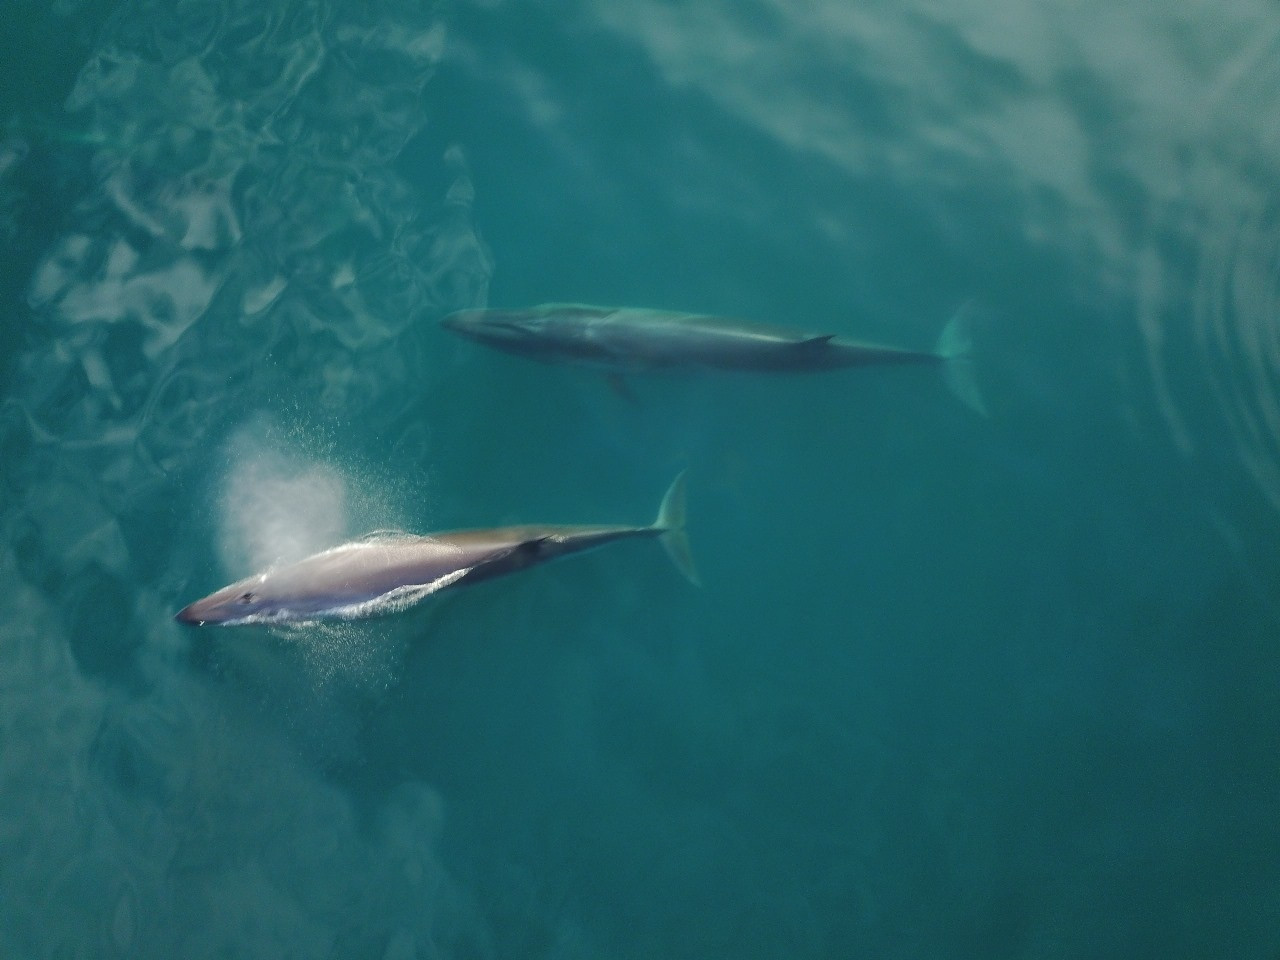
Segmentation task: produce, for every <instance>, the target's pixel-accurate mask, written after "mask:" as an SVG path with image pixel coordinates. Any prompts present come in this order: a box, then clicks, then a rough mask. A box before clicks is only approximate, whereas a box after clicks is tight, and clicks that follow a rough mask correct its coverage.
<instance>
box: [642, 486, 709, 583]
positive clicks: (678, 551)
mask: <svg viewBox="0 0 1280 960" xmlns="http://www.w3.org/2000/svg"><path fill="white" fill-rule="evenodd" d="M653 527H654V529H655V530H659V531H661V533H660V534H659V539H661V541H662V546H663V547H664V548H665V549H666V551H667V556H669V557H670V558H671V562H672V563H674V564H675V565H676V567H677V569H679V571H680V572H681V573H682V574H683V575H684V578H685V579H686V580H688V581H689V582H690V583H692V584H693V585H694V586H695V587H700V586H702V581H701V580H699V579H698V570H697V568H696V567H694V565H693V553H692V552H691V551H690V549H689V538H688V536H686V535H685V532H684V471H681V472H680V474H679V476H677V477H676V478H675V479H674V480H672V481H671V486H670V487H668V488H667V493H666V496H664V497H663V498H662V505H661V506H660V507H659V508H658V519H657V520H655V521H654V523H653Z"/></svg>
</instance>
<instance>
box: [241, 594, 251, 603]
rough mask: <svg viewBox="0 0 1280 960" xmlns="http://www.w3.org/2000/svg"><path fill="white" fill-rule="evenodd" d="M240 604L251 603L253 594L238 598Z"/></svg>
mask: <svg viewBox="0 0 1280 960" xmlns="http://www.w3.org/2000/svg"><path fill="white" fill-rule="evenodd" d="M240 602H241V603H253V592H252V591H250V592H249V593H246V594H244V595H242V596H241V597H240Z"/></svg>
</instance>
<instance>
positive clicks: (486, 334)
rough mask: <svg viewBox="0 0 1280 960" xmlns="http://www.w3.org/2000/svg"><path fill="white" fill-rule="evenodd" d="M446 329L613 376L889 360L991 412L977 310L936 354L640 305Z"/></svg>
mask: <svg viewBox="0 0 1280 960" xmlns="http://www.w3.org/2000/svg"><path fill="white" fill-rule="evenodd" d="M440 325H441V326H442V327H444V328H445V329H446V330H449V331H451V332H453V333H456V334H458V335H459V336H462V337H466V338H467V339H469V340H475V341H477V342H478V343H482V344H484V345H485V346H488V347H493V348H495V349H497V350H503V351H506V352H507V353H514V354H516V355H518V356H522V357H529V358H531V359H534V360H542V361H545V362H548V363H577V364H586V365H590V366H595V367H599V368H602V369H604V370H606V371H608V372H610V373H612V374H628V373H647V372H657V371H666V370H676V371H678V370H697V369H717V370H742V371H752V372H760V373H763V372H769V373H780V372H782V373H802V372H810V371H818V370H834V369H838V368H841V367H858V366H873V365H882V364H935V365H938V366H941V367H942V370H943V375H944V376H945V378H946V381H947V384H948V386H950V387H951V390H952V391H953V392H954V393H955V394H956V396H958V397H959V398H960V399H961V400H963V401H964V402H965V403H966V404H967V405H968V406H970V407H971V408H973V409H974V410H976V411H977V412H979V413H984V414H985V412H986V411H985V409H984V407H983V404H982V397H981V395H980V394H979V393H978V387H977V383H976V382H975V380H974V377H973V363H972V359H971V356H970V350H971V342H972V337H971V333H970V328H971V325H972V309H971V307H970V305H969V304H966V305H965V306H963V307H961V308H960V309H959V310H958V311H956V313H955V314H954V315H953V316H952V317H951V319H950V320H949V321H948V322H947V324H946V326H945V327H943V330H942V334H941V335H940V336H939V337H938V342H937V343H936V344H935V346H934V349H933V350H931V351H929V350H908V349H904V348H901V347H892V346H885V345H882V344H874V343H860V342H858V341H855V340H847V339H844V338H842V337H837V336H836V335H835V334H828V333H804V332H801V331H798V330H792V329H788V328H785V327H775V326H766V325H764V324H758V323H750V322H748V321H745V320H736V319H733V318H731V317H716V316H708V315H705V314H696V313H676V312H673V311H668V310H650V309H645V308H639V307H596V306H590V305H587V304H578V303H547V304H542V305H541V306H537V307H531V308H529V309H527V310H459V311H457V312H455V313H451V314H449V315H448V316H446V317H444V318H443V319H442V320H441V321H440Z"/></svg>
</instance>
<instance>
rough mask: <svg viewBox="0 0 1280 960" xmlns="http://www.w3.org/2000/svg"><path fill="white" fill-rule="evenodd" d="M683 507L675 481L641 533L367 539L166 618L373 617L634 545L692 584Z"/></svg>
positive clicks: (516, 531) (515, 531)
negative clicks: (646, 541)
mask: <svg viewBox="0 0 1280 960" xmlns="http://www.w3.org/2000/svg"><path fill="white" fill-rule="evenodd" d="M684 503H685V493H684V474H683V473H682V474H681V475H680V476H678V477H676V479H675V480H674V481H673V482H672V484H671V487H670V488H669V489H668V490H667V493H666V496H664V497H663V499H662V505H661V507H660V508H659V510H658V518H657V520H656V521H654V522H653V523H652V524H650V525H649V526H643V527H629V526H550V525H545V526H519V527H497V528H495V529H491V530H455V531H450V532H446V533H437V534H431V535H427V536H417V535H414V534H408V533H399V532H385V531H383V532H378V533H372V534H369V535H368V536H366V537H363V538H361V539H359V540H354V541H352V542H350V543H344V544H341V545H340V546H336V547H333V548H331V549H329V550H325V551H323V552H322V553H317V554H314V555H312V556H310V557H307V558H305V559H303V560H299V561H297V562H296V563H291V564H287V565H285V566H281V567H276V568H272V569H269V570H265V571H263V572H262V573H258V574H255V575H254V576H252V577H248V578H247V579H244V580H239V581H237V582H235V583H233V584H231V585H230V586H226V587H223V588H222V589H221V590H218V591H216V592H214V593H211V594H210V595H209V596H207V597H205V598H204V599H202V600H197V601H196V602H195V603H193V604H190V605H189V606H187V607H184V608H183V609H182V610H180V611H179V612H178V613H177V614H176V615H175V617H174V619H175V620H177V621H179V622H180V623H188V624H192V625H194V626H204V625H205V624H218V625H222V626H238V625H241V624H254V623H299V622H307V621H316V620H356V619H363V618H365V617H375V616H381V615H384V614H388V613H397V612H399V611H401V610H405V609H407V608H409V607H411V606H413V605H414V604H416V603H418V602H419V601H421V600H423V599H424V598H426V597H428V596H430V595H431V594H433V593H438V592H439V591H441V590H444V589H446V588H448V587H457V586H462V585H463V584H468V583H476V582H478V581H480V580H488V579H490V578H491V577H497V576H501V575H503V574H507V573H515V572H516V571H518V570H524V569H525V568H527V567H531V566H534V565H535V564H539V563H545V562H546V561H548V560H554V559H556V558H557V557H563V556H567V555H568V554H571V553H580V552H582V551H583V550H590V549H592V548H594V547H602V546H604V545H605V544H607V543H613V542H614V541H616V540H627V539H631V538H634V537H653V538H657V539H658V540H659V541H660V542H661V543H662V545H663V546H664V547H665V548H666V550H667V553H668V554H669V555H670V557H671V559H672V561H673V562H674V563H675V564H676V566H677V567H678V568H679V569H680V572H681V573H683V574H684V576H685V577H687V578H688V579H689V580H690V581H691V582H692V583H694V584H696V583H697V582H698V576H697V572H696V571H695V570H694V566H693V558H692V555H691V554H690V552H689V541H688V539H687V538H686V537H685V532H684V512H685V510H684Z"/></svg>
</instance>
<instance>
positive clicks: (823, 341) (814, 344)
mask: <svg viewBox="0 0 1280 960" xmlns="http://www.w3.org/2000/svg"><path fill="white" fill-rule="evenodd" d="M835 338H836V335H835V334H834V333H820V334H818V335H817V336H815V337H805V338H804V339H803V340H797V341H796V342H795V346H796V347H797V348H798V349H800V350H820V349H822V348H823V347H827V346H830V345H831V341H832V340H834V339H835Z"/></svg>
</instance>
